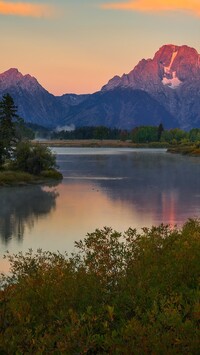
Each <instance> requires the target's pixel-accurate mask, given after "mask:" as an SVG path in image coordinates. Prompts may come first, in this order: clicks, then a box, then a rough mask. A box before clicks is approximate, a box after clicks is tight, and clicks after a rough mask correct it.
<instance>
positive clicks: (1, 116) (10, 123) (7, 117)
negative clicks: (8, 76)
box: [0, 94, 19, 164]
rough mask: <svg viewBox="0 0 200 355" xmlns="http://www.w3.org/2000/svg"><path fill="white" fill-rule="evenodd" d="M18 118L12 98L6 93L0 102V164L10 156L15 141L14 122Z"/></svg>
mask: <svg viewBox="0 0 200 355" xmlns="http://www.w3.org/2000/svg"><path fill="white" fill-rule="evenodd" d="M18 120H19V116H18V115H17V106H15V104H14V101H13V98H12V97H11V96H10V95H9V94H6V95H4V96H3V98H2V101H1V102H0V147H1V149H0V164H3V162H4V161H5V159H6V158H10V157H11V156H12V152H13V147H14V145H15V144H16V142H17V135H16V127H15V122H17V121H18Z"/></svg>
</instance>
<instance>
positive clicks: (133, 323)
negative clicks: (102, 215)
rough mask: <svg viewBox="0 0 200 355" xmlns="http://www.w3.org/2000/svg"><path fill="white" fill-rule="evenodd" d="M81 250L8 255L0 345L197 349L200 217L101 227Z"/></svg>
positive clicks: (118, 350) (69, 349)
mask: <svg viewBox="0 0 200 355" xmlns="http://www.w3.org/2000/svg"><path fill="white" fill-rule="evenodd" d="M76 247H77V248H78V251H77V253H74V254H72V256H71V257H67V256H66V255H61V254H59V253H50V252H42V251H41V250H39V251H38V252H37V254H35V255H34V254H33V253H32V252H31V251H29V252H28V253H26V254H25V255H23V254H22V253H20V254H17V255H13V256H11V255H8V259H9V261H10V263H11V273H10V275H8V276H4V277H2V283H1V285H2V286H1V291H0V299H1V303H0V312H1V313H0V317H1V318H0V319H1V329H2V331H1V338H0V344H1V345H0V352H2V353H5V354H15V353H19V354H24V353H31V354H43V353H45V354H46V353H55V354H62V353H63V354H84V353H85V354H108V353H109V354H194V355H195V354H199V348H200V292H199V280H200V263H199V260H200V222H199V221H195V220H189V221H188V222H187V223H186V224H185V225H184V226H183V228H182V230H178V229H174V230H171V229H170V228H169V227H168V226H163V225H161V226H159V227H152V228H151V229H148V228H144V229H143V231H142V233H140V234H138V233H137V231H136V230H134V229H129V230H128V231H127V232H126V233H124V234H123V235H122V234H121V233H118V232H115V231H113V230H112V229H111V228H104V229H102V230H96V231H95V232H93V233H90V234H88V235H87V237H86V238H85V239H84V240H83V241H80V242H78V243H76Z"/></svg>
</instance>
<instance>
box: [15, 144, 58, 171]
mask: <svg viewBox="0 0 200 355" xmlns="http://www.w3.org/2000/svg"><path fill="white" fill-rule="evenodd" d="M14 159H15V160H14V166H15V168H16V169H19V170H22V171H25V172H28V173H30V174H34V175H39V174H40V173H41V172H42V171H43V170H48V169H52V168H54V167H55V166H56V158H55V156H54V155H53V154H52V152H51V151H50V149H49V148H48V147H46V146H42V145H40V144H32V143H30V142H28V141H25V142H20V143H19V144H18V145H17V147H16V150H15V154H14Z"/></svg>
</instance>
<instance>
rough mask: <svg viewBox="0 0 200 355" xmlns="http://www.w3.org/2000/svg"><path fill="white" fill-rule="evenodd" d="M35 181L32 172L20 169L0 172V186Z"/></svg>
mask: <svg viewBox="0 0 200 355" xmlns="http://www.w3.org/2000/svg"><path fill="white" fill-rule="evenodd" d="M32 181H33V178H32V176H31V175H30V174H28V173H25V172H19V171H1V172H0V186H4V185H15V184H28V183H31V182H32Z"/></svg>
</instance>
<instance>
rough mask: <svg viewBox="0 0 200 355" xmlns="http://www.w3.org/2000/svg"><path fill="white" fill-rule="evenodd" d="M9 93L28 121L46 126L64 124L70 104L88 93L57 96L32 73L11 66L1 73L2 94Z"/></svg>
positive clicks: (77, 101)
mask: <svg viewBox="0 0 200 355" xmlns="http://www.w3.org/2000/svg"><path fill="white" fill-rule="evenodd" d="M6 93H9V94H10V95H11V96H12V97H13V99H14V101H15V103H16V105H17V106H18V112H19V115H20V116H21V117H23V118H24V119H25V121H26V122H29V123H34V124H39V125H42V126H44V127H56V126H58V125H60V124H62V119H63V118H64V117H65V116H66V114H67V112H68V109H69V107H70V106H74V105H76V104H79V103H80V102H82V101H83V100H84V99H85V97H86V96H87V95H80V96H79V95H75V94H66V95H63V96H61V97H56V96H54V95H52V94H50V93H49V92H48V91H47V90H45V89H44V88H43V87H42V86H41V85H40V84H39V83H38V81H37V79H35V78H34V77H32V76H31V75H29V74H28V75H22V74H21V73H20V72H19V71H18V70H17V69H15V68H11V69H9V70H7V71H6V72H4V73H2V74H0V96H2V95H3V94H6Z"/></svg>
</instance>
